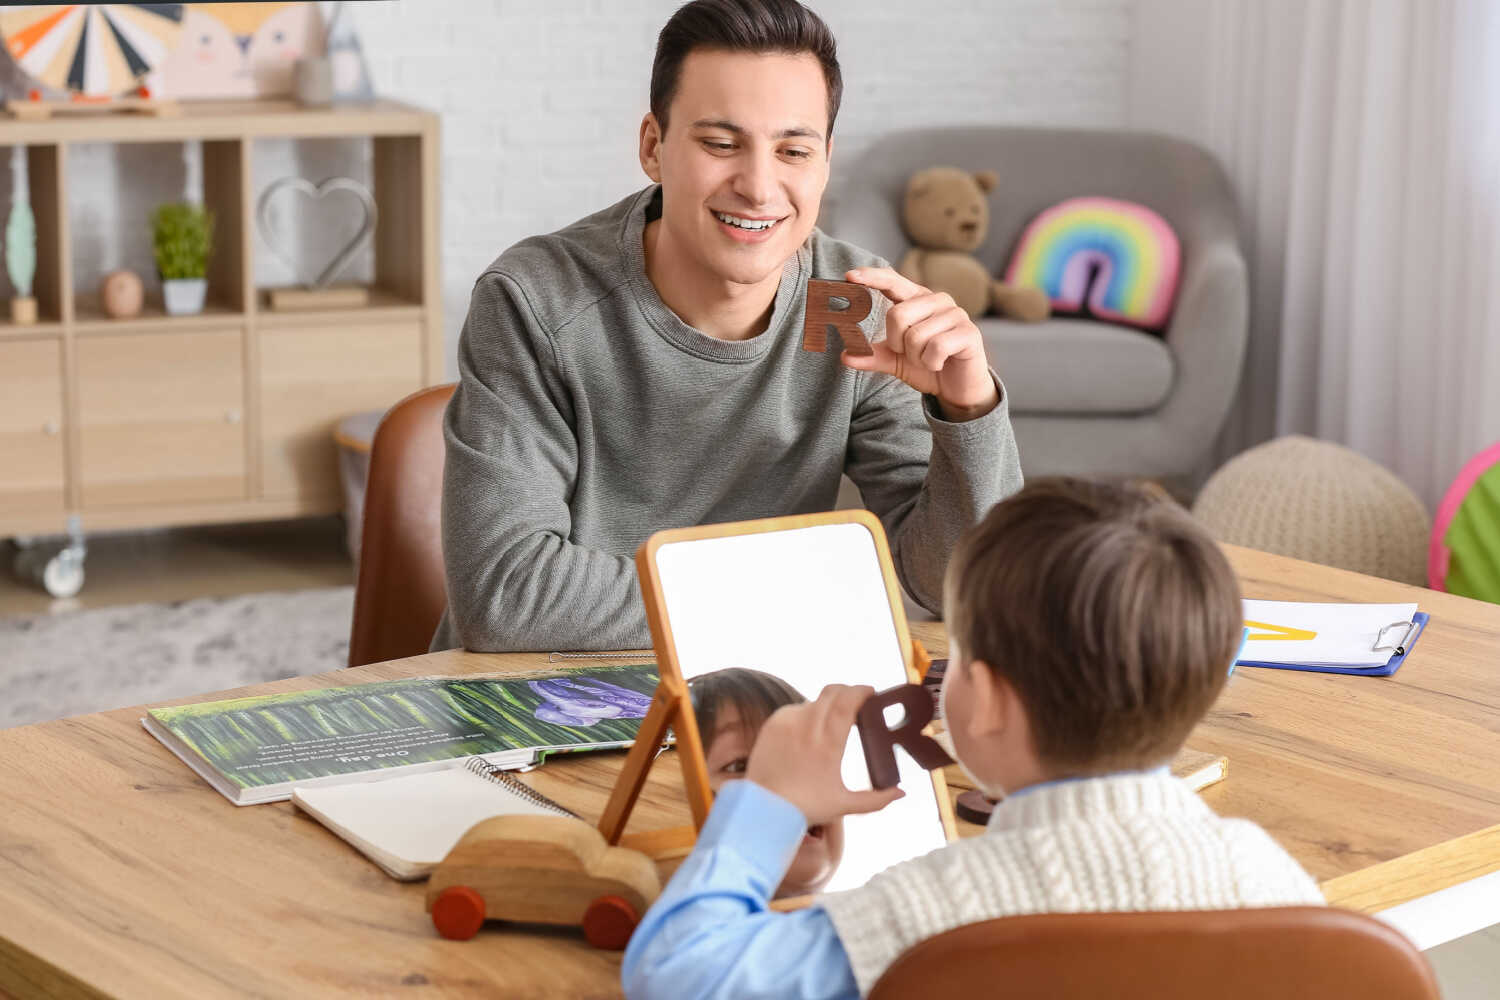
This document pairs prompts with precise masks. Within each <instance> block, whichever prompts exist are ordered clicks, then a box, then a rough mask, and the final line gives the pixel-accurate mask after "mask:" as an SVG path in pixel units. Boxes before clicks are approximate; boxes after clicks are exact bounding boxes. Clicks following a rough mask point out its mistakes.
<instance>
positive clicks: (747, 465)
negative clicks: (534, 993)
mask: <svg viewBox="0 0 1500 1000" xmlns="http://www.w3.org/2000/svg"><path fill="white" fill-rule="evenodd" d="M658 191H659V189H658V188H656V187H654V186H653V187H649V188H646V189H645V190H643V191H641V192H639V193H637V194H634V195H631V196H630V197H628V198H626V199H625V200H623V201H621V202H620V203H619V204H617V205H614V206H612V207H610V208H607V209H605V210H604V211H602V212H599V213H597V214H595V215H591V216H589V217H588V218H586V219H582V220H580V221H578V222H576V223H574V224H573V225H571V226H568V227H567V228H566V229H563V230H561V231H559V232H556V233H552V234H550V235H547V236H539V237H534V238H531V239H527V240H523V241H522V242H520V243H518V244H516V245H515V246H513V247H511V248H510V249H509V250H507V251H505V253H503V254H501V255H500V257H499V258H498V259H497V260H496V261H495V262H494V263H493V264H491V265H490V266H489V267H488V268H487V269H486V270H485V272H484V273H483V274H482V275H480V277H479V280H478V282H477V283H476V284H475V286H474V293H473V298H472V300H471V302H470V306H469V315H468V318H467V319H466V320H465V322H464V328H463V335H462V337H461V339H460V341H459V347H458V364H459V374H460V379H459V386H458V390H457V392H456V393H455V394H454V397H453V401H452V403H450V404H449V406H448V412H447V416H446V418H445V422H444V436H445V438H446V441H447V466H446V469H445V472H444V477H443V524H442V536H443V558H444V560H445V561H446V566H447V575H448V610H447V611H446V613H445V614H444V615H443V619H442V621H441V622H440V623H439V625H438V629H437V634H436V635H435V636H434V637H433V642H432V646H433V648H434V649H445V648H450V647H453V646H459V645H462V646H465V647H467V648H469V649H475V650H548V649H624V648H644V647H647V646H649V645H650V644H651V638H650V632H649V630H648V629H647V627H646V617H645V611H644V609H643V606H642V604H641V597H640V587H639V584H638V582H637V579H636V571H635V563H634V558H633V557H634V555H635V551H636V549H637V548H638V547H639V546H640V544H641V543H642V542H644V541H645V540H646V538H647V537H648V536H650V535H651V534H652V533H653V532H656V531H659V530H661V529H664V528H674V527H683V526H688V525H696V524H705V523H715V522H723V521H738V520H745V519H749V518H759V517H770V516H774V515H781V514H801V513H809V512H813V511H822V510H829V509H832V507H833V506H834V503H835V500H836V498H837V495H838V488H839V477H840V473H844V472H847V473H848V475H849V477H850V479H852V480H853V481H854V483H855V484H856V485H857V486H858V487H859V489H860V493H861V495H862V496H863V498H864V501H865V505H866V506H867V507H869V508H870V509H871V510H872V511H874V512H875V513H876V514H877V515H878V516H879V517H880V519H881V521H882V522H883V524H884V525H885V530H886V533H887V534H888V535H889V538H890V543H891V551H892V555H893V558H894V560H895V563H896V569H897V572H898V574H899V576H900V578H901V581H902V583H903V584H904V585H905V587H906V588H907V590H908V591H909V592H910V594H911V596H912V597H913V598H914V599H915V600H916V601H918V602H919V603H920V604H922V605H923V606H925V607H927V608H928V609H930V610H938V609H939V606H940V602H941V596H942V578H943V571H944V568H945V567H946V565H947V561H948V554H949V552H950V551H951V549H952V547H953V544H954V542H955V541H956V540H957V538H958V536H959V534H960V533H961V532H962V531H963V530H964V529H966V528H967V527H969V526H970V525H971V524H973V523H974V522H975V521H977V520H978V519H979V518H980V517H981V516H983V514H984V513H985V511H987V510H988V509H989V508H990V506H991V505H993V504H994V503H995V502H996V501H998V500H1000V499H1002V498H1003V497H1005V496H1007V495H1009V494H1010V493H1013V492H1015V491H1016V490H1017V489H1019V488H1020V486H1021V468H1020V464H1019V461H1018V459H1017V456H1016V444H1015V438H1014V436H1013V434H1012V432H1011V426H1010V418H1009V415H1008V412H1007V405H1006V400H1005V398H1004V393H1003V390H1002V394H1001V402H1000V405H999V406H997V407H996V408H995V409H994V410H993V411H991V412H990V413H989V414H987V415H985V416H983V417H980V418H978V419H976V420H971V421H968V422H965V423H950V422H948V421H945V420H943V419H941V417H940V416H939V415H938V410H937V408H936V400H935V399H932V398H931V397H929V398H927V399H926V400H925V402H924V400H923V398H922V397H921V396H919V394H918V393H916V392H915V391H914V390H912V389H911V388H910V387H908V386H907V385H905V384H904V383H902V382H899V381H897V380H895V379H893V378H891V377H890V376H887V375H881V374H876V373H867V372H856V371H854V370H852V369H848V368H845V367H844V366H843V365H842V364H841V363H840V361H839V358H838V355H837V353H836V352H834V351H830V352H829V353H827V354H812V353H809V352H806V351H803V350H802V349H801V341H802V330H801V326H802V313H803V309H804V306H805V303H806V296H807V282H808V279H809V278H813V277H818V278H835V279H842V278H843V275H844V272H845V271H847V270H848V269H849V268H851V267H857V266H869V265H871V264H881V263H884V262H883V261H880V260H879V259H878V258H876V257H874V256H873V255H871V254H869V253H866V252H864V251H861V250H858V249H856V248H855V247H852V246H849V245H848V244H845V243H841V242H839V241H837V240H833V239H830V238H829V237H827V236H825V235H823V234H822V233H820V232H817V231H814V233H813V234H812V236H811V237H810V238H809V239H808V241H807V243H806V244H805V245H804V246H803V247H802V249H801V250H799V251H798V253H797V254H796V255H795V256H794V257H792V258H791V259H790V260H788V261H787V263H786V265H785V268H784V270H783V272H782V277H781V283H780V286H779V287H778V289H777V292H776V301H775V305H774V307H773V311H772V315H771V322H770V326H769V327H768V328H767V330H766V331H765V332H764V333H762V334H760V335H758V336H755V337H752V338H750V339H748V340H743V341H723V340H717V339H715V338H712V337H709V336H706V335H705V334H702V333H700V332H698V331H697V330H695V329H693V328H692V327H690V326H688V325H687V324H686V323H684V322H683V321H682V320H681V319H680V318H678V316H677V315H676V314H675V313H673V312H672V311H671V310H670V309H668V308H667V306H666V305H665V304H664V303H663V302H662V300H661V298H660V297H659V296H658V295H657V293H656V288H655V286H653V285H652V284H651V281H650V279H649V278H648V277H647V276H646V270H645V255H644V252H643V250H642V233H643V231H644V229H645V225H646V223H647V222H648V221H649V219H651V218H654V217H655V216H656V214H658V213H659V211H660V209H659V206H660V199H659V198H658V197H657V194H658ZM876 299H877V300H879V299H880V296H878V295H877V296H876ZM882 315H883V314H880V315H872V317H871V320H870V327H869V330H870V332H871V333H872V334H875V333H878V332H880V331H879V330H877V329H876V327H877V326H878V325H879V324H880V323H883V319H882V318H881V316H882Z"/></svg>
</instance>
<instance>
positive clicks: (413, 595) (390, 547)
mask: <svg viewBox="0 0 1500 1000" xmlns="http://www.w3.org/2000/svg"><path fill="white" fill-rule="evenodd" d="M453 389H454V386H453V385H452V384H449V385H435V386H433V387H432V388H430V389H422V390H420V391H418V392H414V393H412V394H411V395H410V396H407V397H406V398H405V399H403V400H402V401H401V402H399V403H397V404H396V405H395V406H393V407H391V410H390V412H389V413H387V414H386V415H385V419H383V420H381V421H380V426H379V427H377V428H376V429H375V440H374V441H373V442H372V443H371V445H370V475H369V480H368V483H367V484H366V486H365V514H364V518H365V520H364V530H363V534H362V535H361V539H362V540H361V542H360V556H359V579H358V580H357V581H356V583H355V586H354V623H353V626H352V628H351V629H350V633H349V666H351V667H358V666H361V665H362V664H366V663H379V662H380V661H382V660H394V659H397V658H398V657H402V656H415V655H416V654H418V653H425V652H427V647H428V645H429V644H430V643H431V642H432V633H433V632H434V631H435V630H436V629H437V623H438V619H439V618H441V617H442V615H443V608H444V607H445V606H446V605H447V603H448V589H447V583H446V579H445V577H444V573H443V543H442V536H441V522H442V506H443V455H444V446H443V411H444V409H445V408H446V407H447V405H448V400H449V398H450V397H451V396H452V395H453Z"/></svg>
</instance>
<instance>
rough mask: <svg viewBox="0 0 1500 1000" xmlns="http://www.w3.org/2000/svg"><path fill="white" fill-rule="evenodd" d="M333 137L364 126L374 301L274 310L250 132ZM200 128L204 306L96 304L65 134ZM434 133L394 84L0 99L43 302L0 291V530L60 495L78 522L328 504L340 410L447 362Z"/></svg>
mask: <svg viewBox="0 0 1500 1000" xmlns="http://www.w3.org/2000/svg"><path fill="white" fill-rule="evenodd" d="M329 137H343V138H368V139H369V140H370V142H371V149H372V160H373V180H374V184H373V192H374V196H375V201H376V204H377V206H378V208H379V212H380V221H379V225H378V227H377V229H376V233H375V276H374V283H373V284H374V287H373V288H372V290H371V296H370V302H369V305H368V306H365V307H362V308H357V309H337V310H327V311H309V312H304V313H286V312H273V311H271V310H270V309H269V308H268V307H267V305H266V301H265V295H264V294H263V292H262V291H261V290H260V289H259V287H258V285H257V281H256V275H255V274H254V273H253V272H254V266H253V261H254V252H253V251H254V243H253V240H254V239H255V238H256V237H255V235H254V226H253V222H252V219H253V211H254V205H255V198H256V196H257V195H258V193H259V188H260V187H263V186H264V185H265V184H266V183H268V182H269V180H270V178H254V177H252V175H251V170H250V162H251V150H252V144H253V143H254V142H255V141H256V140H258V139H298V138H329ZM195 140H196V141H199V142H201V143H202V149H203V198H204V202H205V204H206V205H207V206H208V207H209V208H210V209H211V210H212V211H213V212H214V215H215V234H214V252H213V257H212V258H211V261H210V264H209V273H208V286H209V291H208V303H207V305H206V307H205V309H204V312H203V313H201V314H199V315H196V316H168V315H166V314H165V313H164V312H163V310H162V308H161V304H160V302H159V301H154V302H153V301H150V300H148V302H147V305H146V308H145V309H143V310H142V312H141V314H140V315H139V316H136V317H133V318H131V319H128V320H113V319H110V318H108V317H106V316H105V315H104V314H103V312H102V310H101V309H100V308H99V305H98V300H97V290H96V289H93V288H77V287H75V283H74V280H73V268H72V257H71V249H70V248H71V241H70V238H69V229H68V227H69V219H68V211H67V205H68V197H67V160H68V151H69V147H70V145H72V144H76V143H98V142H114V143H125V142H189V141H195ZM438 143H439V128H438V118H437V116H436V115H434V114H432V113H430V112H427V111H423V110H420V109H418V108H414V107H410V106H408V105H404V104H401V103H398V102H395V101H388V100H383V101H378V102H375V103H373V104H370V105H362V106H350V107H339V108H334V109H307V108H302V107H299V106H298V105H296V104H294V103H291V102H286V101H236V102H218V101H216V102H202V103H196V104H185V105H184V106H183V113H182V114H181V115H180V116H177V117H172V118H143V117H138V116H132V115H126V114H118V113H110V112H107V111H102V110H101V111H100V112H99V113H98V114H80V115H77V116H67V117H61V118H56V119H53V120H49V121H34V122H21V121H14V120H12V121H5V120H3V119H0V152H4V151H5V150H6V149H8V147H11V146H15V145H24V146H26V148H27V152H26V156H27V163H28V166H29V169H30V180H31V199H32V210H33V213H34V214H35V216H36V224H37V271H36V280H35V291H34V294H35V296H36V298H37V304H38V311H39V314H40V322H38V323H36V324H33V325H29V326H17V325H15V324H13V323H11V322H9V317H8V312H7V311H6V310H5V309H4V308H3V305H0V314H4V315H0V538H4V537H7V536H11V535H34V534H50V533H56V532H62V531H64V530H65V528H66V526H67V523H68V519H69V518H70V516H73V515H77V516H79V518H80V519H81V522H82V526H83V529H84V530H85V531H92V530H114V529H120V528H130V527H150V526H163V525H170V524H190V523H210V522H224V521H248V520H260V519H271V518H280V517H295V516H305V515H312V514H321V513H331V512H333V511H337V510H338V509H340V507H341V506H342V498H341V495H340V490H339V486H338V477H337V453H336V448H335V445H334V442H333V427H334V425H335V424H336V423H337V422H338V421H339V420H340V419H341V418H343V417H344V416H347V415H348V414H350V413H354V412H358V411H362V410H370V409H376V408H380V407H385V406H389V405H390V404H392V403H394V402H396V401H397V400H399V399H400V398H401V397H402V396H405V395H406V394H407V393H410V392H413V391H415V390H417V389H419V388H422V387H423V386H427V385H432V384H434V383H436V382H439V381H441V380H442V379H443V377H444V371H445V369H444V357H443V327H442V310H441V302H442V299H441V295H442V289H441V287H440V283H439V272H438V219H439V203H438V163H439V160H438ZM310 179H311V180H314V181H316V180H320V179H321V178H310Z"/></svg>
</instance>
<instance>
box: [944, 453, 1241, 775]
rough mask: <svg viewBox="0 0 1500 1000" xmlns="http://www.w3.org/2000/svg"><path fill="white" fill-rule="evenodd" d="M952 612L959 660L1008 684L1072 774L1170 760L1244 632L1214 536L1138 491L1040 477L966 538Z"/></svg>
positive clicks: (1050, 757) (1040, 747) (1037, 734)
mask: <svg viewBox="0 0 1500 1000" xmlns="http://www.w3.org/2000/svg"><path fill="white" fill-rule="evenodd" d="M945 596H946V601H945V606H944V610H945V612H946V614H947V618H948V634H949V635H950V636H951V637H952V639H953V641H954V642H955V643H957V644H958V647H959V650H960V652H961V653H962V655H963V656H964V657H965V658H967V659H970V660H975V659H977V660H983V661H984V662H985V663H987V664H989V666H990V669H992V670H994V671H995V672H996V673H998V674H1000V675H1001V676H1002V677H1004V678H1005V679H1006V680H1008V681H1009V682H1010V683H1011V686H1013V687H1014V688H1015V690H1016V694H1017V695H1018V696H1019V697H1020V699H1021V703H1022V704H1023V705H1024V706H1025V709H1026V714H1027V716H1028V718H1029V719H1030V722H1031V731H1032V736H1033V739H1034V740H1035V749H1036V752H1037V755H1038V756H1039V757H1041V759H1042V760H1043V761H1045V762H1046V763H1047V764H1049V765H1051V766H1052V767H1053V768H1054V769H1055V770H1056V771H1057V772H1059V773H1061V774H1071V775H1088V774H1104V773H1108V772H1110V771H1118V770H1125V769H1135V768H1142V767H1149V766H1153V765H1156V764H1160V763H1164V762H1165V761H1166V760H1167V759H1168V758H1170V757H1171V756H1172V754H1174V753H1175V752H1176V751H1177V750H1178V748H1179V747H1181V746H1182V743H1183V741H1184V740H1185V739H1187V735H1188V732H1189V731H1190V730H1191V729H1192V728H1193V726H1195V725H1197V723H1198V720H1199V719H1201V718H1203V716H1204V714H1205V713H1206V712H1207V711H1208V709H1209V706H1210V705H1212V704H1213V703H1214V699H1215V698H1217V697H1218V696H1219V691H1220V690H1221V689H1222V688H1223V687H1224V682H1225V680H1226V679H1227V675H1228V672H1229V661H1230V660H1231V659H1232V658H1233V657H1234V654H1235V650H1236V649H1238V648H1239V644H1240V636H1241V632H1242V629H1243V626H1244V610H1243V608H1242V607H1241V604H1240V588H1239V581H1238V580H1237V579H1236V578H1235V575H1234V571H1233V570H1232V569H1230V566H1229V561H1228V560H1227V559H1226V558H1225V557H1224V553H1223V552H1222V551H1221V550H1220V549H1219V547H1218V546H1217V545H1215V544H1214V541H1213V539H1212V538H1211V537H1209V534H1208V532H1207V531H1206V530H1205V529H1204V528H1203V527H1202V526H1201V525H1200V524H1199V523H1198V522H1196V521H1195V520H1193V518H1192V516H1191V515H1189V514H1188V512H1187V511H1185V510H1183V509H1182V508H1181V507H1179V506H1177V504H1175V503H1173V502H1172V501H1171V500H1166V499H1161V498H1159V497H1157V496H1154V495H1152V494H1151V493H1149V492H1148V491H1146V490H1143V489H1140V488H1137V487H1118V486H1110V485H1106V484H1103V483H1091V482H1085V481H1083V480H1079V479H1066V478H1056V479H1039V480H1036V481H1034V482H1031V483H1028V484H1027V486H1026V488H1025V489H1023V490H1022V491H1021V492H1019V493H1017V494H1016V495H1015V496H1013V497H1011V498H1010V499H1008V500H1005V501H1003V502H1001V503H999V504H996V505H995V507H994V509H993V510H991V511H990V513H989V515H988V516H986V517H985V519H984V520H983V521H981V522H980V523H979V524H978V525H976V526H975V527H974V529H973V530H971V531H970V532H968V533H967V534H966V535H965V536H964V537H963V539H961V540H960V541H959V543H958V546H957V548H956V549H955V550H954V553H953V557H952V560H951V561H950V563H949V566H948V580H947V593H946V595H945Z"/></svg>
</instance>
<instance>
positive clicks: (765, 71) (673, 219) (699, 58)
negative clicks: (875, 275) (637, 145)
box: [641, 49, 830, 284]
mask: <svg viewBox="0 0 1500 1000" xmlns="http://www.w3.org/2000/svg"><path fill="white" fill-rule="evenodd" d="M653 130H655V135H654V136H653V135H652V133H653ZM827 132H828V87H827V83H826V81H825V80H824V78H823V69H822V67H821V66H820V65H819V63H818V60H817V58H816V57H815V56H813V55H812V54H810V53H805V52H804V53H799V54H797V55H787V54H780V53H766V54H751V53H742V52H727V51H723V50H716V49H699V50H696V51H694V52H692V53H690V54H689V55H688V57H687V58H686V59H685V60H683V64H682V73H681V76H680V77H679V79H678V85H677V91H676V94H675V96H674V97H673V98H672V103H671V105H670V108H669V111H668V123H667V129H666V134H665V135H664V136H663V135H661V132H660V130H659V129H658V128H657V125H656V120H655V119H654V118H651V117H648V118H647V120H646V123H645V124H644V125H643V126H642V147H641V148H642V165H643V166H644V167H645V168H646V172H647V174H648V175H650V177H651V179H652V180H655V181H659V182H660V183H661V186H662V219H661V221H662V227H663V229H664V230H665V232H664V234H663V235H665V236H666V237H667V239H666V241H665V245H667V246H670V247H671V248H672V253H673V256H674V258H675V261H674V263H676V264H677V265H678V266H687V267H698V268H701V269H703V270H704V271H706V272H708V275H705V276H710V275H711V276H712V277H715V278H718V279H720V280H724V281H731V282H736V283H740V284H756V283H759V282H762V281H765V280H767V279H768V278H771V277H772V276H773V275H775V274H777V273H779V272H780V270H781V267H782V265H783V264H784V263H785V262H786V260H787V258H788V257H790V256H792V255H793V254H795V253H796V252H797V248H798V247H800V246H801V245H802V244H803V242H804V241H806V239H807V237H808V235H809V234H810V233H811V232H812V229H813V226H814V224H816V222H817V219H818V205H819V202H820V201H821V200H822V197H823V189H824V187H826V186H827V184H828V153H829V148H830V147H829V143H828V141H827Z"/></svg>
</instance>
